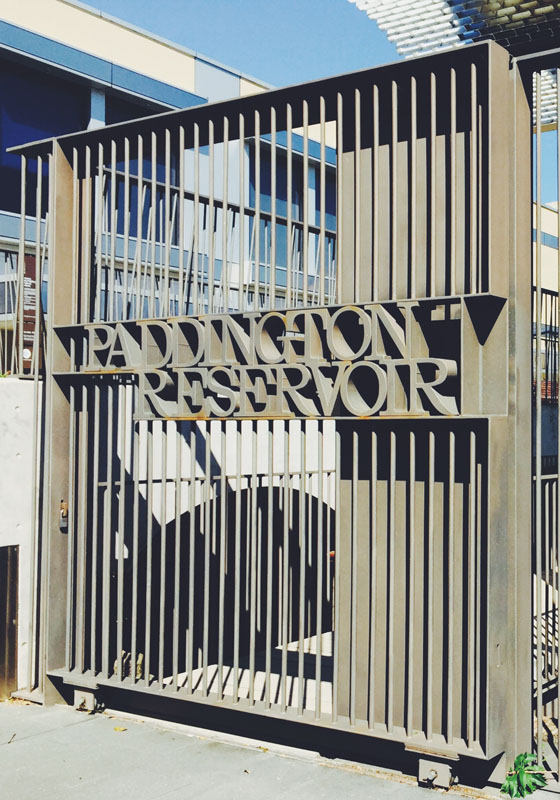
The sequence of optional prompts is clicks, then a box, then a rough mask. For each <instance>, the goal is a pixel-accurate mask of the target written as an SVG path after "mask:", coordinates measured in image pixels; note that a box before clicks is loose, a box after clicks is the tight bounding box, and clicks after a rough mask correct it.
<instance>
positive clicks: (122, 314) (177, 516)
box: [21, 43, 532, 774]
mask: <svg viewBox="0 0 560 800" xmlns="http://www.w3.org/2000/svg"><path fill="white" fill-rule="evenodd" d="M530 147H531V142H530V107H529V103H528V100H527V96H526V93H525V91H524V88H523V85H522V82H521V80H520V77H519V73H518V71H517V69H516V68H513V69H511V68H510V64H509V60H508V56H507V54H506V53H505V52H504V51H502V50H501V48H499V47H498V46H496V45H493V44H489V43H483V44H481V45H475V46H472V47H469V48H466V49H464V50H462V51H460V52H453V53H445V54H441V55H438V56H437V57H427V58H421V59H415V60H411V61H408V62H403V63H399V64H395V65H391V66H389V67H380V68H376V69H372V70H366V71H364V72H361V73H356V74H352V75H347V76H342V77H340V78H332V79H328V80H325V81H319V82H317V83H314V84H309V85H302V86H297V87H291V88H289V89H282V90H278V91H274V92H267V93H265V94H263V95H258V96H253V97H247V98H242V99H239V100H234V101H229V102H226V103H218V104H213V105H209V106H201V107H199V108H194V109H189V110H187V111H182V112H178V113H171V114H164V115H161V116H158V117H153V118H149V119H146V120H139V121H137V122H134V123H126V124H122V125H115V126H111V127H108V128H105V129H101V130H96V131H90V132H87V133H84V134H79V135H72V136H68V137H62V138H60V139H58V140H56V141H49V142H47V143H38V144H35V145H29V146H27V147H25V148H21V153H22V158H23V173H22V175H23V178H22V187H23V188H24V191H23V199H22V203H23V206H22V207H23V208H26V207H27V208H28V207H29V204H30V203H31V201H32V200H33V198H34V202H35V210H36V215H37V218H38V219H39V220H40V219H41V218H42V217H44V216H45V214H44V208H45V205H44V204H45V196H46V193H45V187H46V184H47V183H48V187H49V200H48V263H47V265H46V267H45V268H46V269H48V285H49V295H48V307H47V308H46V322H47V324H46V332H47V348H46V361H45V378H46V379H45V406H44V407H45V416H46V429H45V442H46V446H45V462H44V463H45V474H44V476H42V486H43V487H44V496H43V501H42V505H41V508H42V510H43V527H42V531H43V537H44V544H43V546H42V548H41V574H42V576H43V583H42V590H41V591H42V602H41V609H42V614H43V616H42V617H40V618H39V621H38V623H39V624H38V629H39V632H40V641H41V648H40V653H41V656H40V663H39V668H38V672H37V675H38V678H39V679H42V678H41V676H44V688H45V691H46V693H47V695H49V694H50V693H53V692H54V690H55V688H56V687H57V686H60V682H61V681H63V682H65V683H67V684H69V685H71V686H78V687H88V686H89V687H92V688H95V689H102V688H103V687H104V686H112V687H117V688H118V687H122V688H123V689H124V688H128V689H131V688H132V689H134V690H136V691H139V692H145V693H149V694H155V695H159V694H163V695H165V696H173V697H177V698H179V699H184V700H186V701H191V702H198V703H210V704H212V705H215V706H220V707H233V708H238V709H240V710H245V711H253V712H256V713H258V714H261V715H266V716H271V717H279V718H282V719H289V720H292V721H294V722H308V723H311V724H313V725H320V726H323V727H327V728H332V729H335V730H345V731H351V732H354V733H359V734H363V735H367V736H373V737H377V738H382V739H385V740H388V741H392V742H400V743H404V744H405V746H406V747H407V748H408V750H409V751H410V752H416V753H418V752H423V753H428V754H431V756H432V757H436V756H437V757H439V758H442V759H443V758H450V759H457V758H460V757H463V756H465V757H467V759H472V758H475V759H478V762H477V763H479V765H481V769H482V770H486V773H487V774H488V773H489V772H490V771H491V769H493V768H494V767H495V765H496V763H497V762H500V764H501V766H502V769H503V764H504V760H503V759H501V756H502V755H503V754H504V753H505V754H506V756H507V757H508V758H509V757H511V756H512V755H513V754H515V753H516V752H519V751H520V750H523V749H530V739H531V728H532V726H531V715H532V701H531V695H532V686H531V663H532V656H531V631H532V624H531V609H530V607H529V604H528V602H527V598H528V597H530V595H531V581H532V574H531V541H530V537H529V535H528V531H529V530H530V497H531V456H530V453H531V448H530V430H529V428H528V426H527V419H528V418H529V415H530V409H531V406H530V403H531V394H530V363H531V355H530V337H529V336H528V335H527V332H528V331H529V330H530V315H531V278H530V247H531V243H530V208H531V206H530V184H531V180H530V158H529V155H530ZM46 165H48V174H47V171H46ZM26 193H27V197H26ZM26 203H27V206H26ZM39 240H40V236H38V237H37V241H39ZM38 246H39V245H38ZM37 322H39V317H37ZM37 330H38V328H37ZM38 342H39V334H37V344H38ZM34 358H35V363H36V364H38V363H39V356H38V352H37V354H36V355H35V356H34ZM500 759H501V760H500ZM468 763H471V764H472V762H468Z"/></svg>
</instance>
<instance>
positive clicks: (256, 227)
mask: <svg viewBox="0 0 560 800" xmlns="http://www.w3.org/2000/svg"><path fill="white" fill-rule="evenodd" d="M253 237H254V242H255V273H254V276H253V282H254V297H253V308H254V309H255V310H258V308H259V305H260V297H259V295H260V275H261V115H260V113H259V112H258V111H255V217H254V219H253ZM249 280H250V278H249ZM263 294H264V295H265V297H266V273H265V285H264V288H263Z"/></svg>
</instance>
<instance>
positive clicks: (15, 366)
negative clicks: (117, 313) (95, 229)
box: [5, 150, 76, 374]
mask: <svg viewBox="0 0 560 800" xmlns="http://www.w3.org/2000/svg"><path fill="white" fill-rule="evenodd" d="M74 152H75V150H74ZM74 161H75V156H74ZM26 177H27V158H26V157H25V156H21V185H20V192H21V195H20V196H21V211H20V230H19V246H18V265H17V266H18V278H17V294H16V296H17V312H16V314H17V317H16V321H15V325H14V333H15V332H16V331H17V344H16V336H15V335H14V337H13V345H12V374H15V373H16V372H18V373H19V374H21V373H23V315H24V283H25V210H26V208H25V207H26V196H27V195H26V188H27V180H26ZM75 183H76V169H75V164H74V170H73V184H74V185H75ZM75 209H76V198H74V214H75V213H76V212H75ZM74 263H76V261H75V259H74ZM5 286H6V289H7V287H8V284H7V283H6V284H5ZM7 309H8V306H7V304H6V310H7ZM73 319H74V317H73ZM16 350H17V359H15V358H14V356H15V354H16Z"/></svg>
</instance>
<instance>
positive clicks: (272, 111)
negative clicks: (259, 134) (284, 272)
mask: <svg viewBox="0 0 560 800" xmlns="http://www.w3.org/2000/svg"><path fill="white" fill-rule="evenodd" d="M276 152H277V151H276V109H275V108H274V106H272V107H271V109H270V295H269V296H270V308H271V309H273V308H275V307H276V192H277V188H276Z"/></svg>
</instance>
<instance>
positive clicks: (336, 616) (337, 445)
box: [332, 95, 342, 722]
mask: <svg viewBox="0 0 560 800" xmlns="http://www.w3.org/2000/svg"><path fill="white" fill-rule="evenodd" d="M339 97H340V95H339ZM337 163H338V164H340V162H338V161H337ZM339 235H340V232H339ZM335 424H336V423H335ZM341 435H342V434H341V431H340V428H339V427H338V425H337V427H336V428H335V504H334V508H335V533H334V537H335V538H334V541H335V544H334V597H333V603H334V631H333V639H334V643H333V683H332V721H333V722H337V721H338V658H339V650H340V641H339V640H340V476H341V471H340V470H341V461H340V456H341V454H340V450H341V447H340V439H341Z"/></svg>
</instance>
